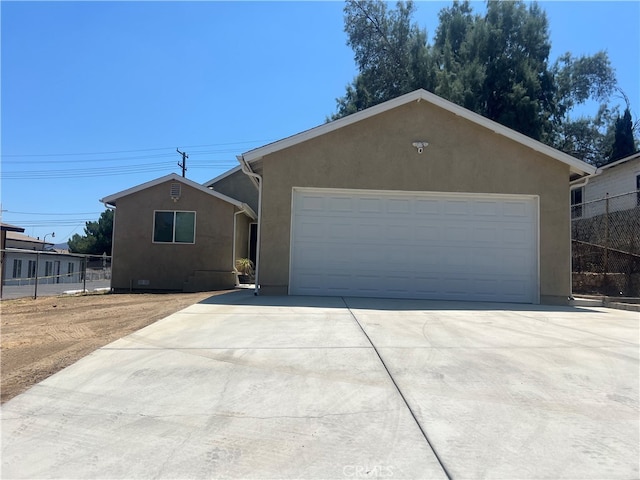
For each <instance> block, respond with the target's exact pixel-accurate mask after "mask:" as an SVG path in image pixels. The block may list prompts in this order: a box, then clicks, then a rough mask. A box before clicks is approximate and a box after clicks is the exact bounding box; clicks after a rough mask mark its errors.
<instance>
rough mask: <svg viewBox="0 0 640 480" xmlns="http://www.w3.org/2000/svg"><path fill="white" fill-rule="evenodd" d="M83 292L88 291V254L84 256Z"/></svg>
mask: <svg viewBox="0 0 640 480" xmlns="http://www.w3.org/2000/svg"><path fill="white" fill-rule="evenodd" d="M82 270H83V273H82V279H83V280H82V293H87V256H86V255H85V256H84V262H83V263H82Z"/></svg>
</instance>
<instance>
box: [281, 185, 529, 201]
mask: <svg viewBox="0 0 640 480" xmlns="http://www.w3.org/2000/svg"><path fill="white" fill-rule="evenodd" d="M291 190H292V192H293V191H294V190H295V191H297V192H298V191H299V192H312V193H313V192H317V193H337V194H346V195H348V194H350V193H353V194H358V193H366V194H374V195H383V196H388V197H391V196H394V195H412V196H414V197H432V196H440V197H446V196H451V195H458V196H460V197H462V198H465V197H487V198H497V199H504V200H508V199H510V198H511V199H522V198H529V199H533V198H539V196H538V195H530V194H519V193H485V192H441V191H430V190H429V191H427V190H375V189H368V188H322V187H292V189H291ZM292 195H293V193H292Z"/></svg>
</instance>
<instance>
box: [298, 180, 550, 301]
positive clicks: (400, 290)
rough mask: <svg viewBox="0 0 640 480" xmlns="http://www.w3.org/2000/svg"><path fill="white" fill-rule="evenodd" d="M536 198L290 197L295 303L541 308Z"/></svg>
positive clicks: (308, 192) (305, 193) (315, 192)
mask: <svg viewBox="0 0 640 480" xmlns="http://www.w3.org/2000/svg"><path fill="white" fill-rule="evenodd" d="M537 225H538V214H537V199H536V197H532V196H506V195H479V194H457V193H423V192H415V193H414V192H384V191H370V190H333V189H332V190H326V189H307V188H305V189H297V188H296V189H294V192H293V207H292V230H291V270H290V279H289V293H290V294H292V295H336V296H361V297H387V298H388V297H392V298H425V299H443V300H479V301H500V302H521V303H537V302H538V258H537V257H538V253H537V252H538V228H537Z"/></svg>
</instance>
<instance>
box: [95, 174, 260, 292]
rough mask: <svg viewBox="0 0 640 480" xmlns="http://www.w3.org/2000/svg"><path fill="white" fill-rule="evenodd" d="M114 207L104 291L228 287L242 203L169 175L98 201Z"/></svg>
mask: <svg viewBox="0 0 640 480" xmlns="http://www.w3.org/2000/svg"><path fill="white" fill-rule="evenodd" d="M101 201H102V202H103V203H104V204H105V205H107V206H110V207H115V215H114V233H113V251H112V256H113V261H112V279H111V286H112V288H113V289H114V290H115V291H133V290H164V291H207V290H215V289H225V288H233V287H234V286H235V285H236V276H235V274H234V273H233V272H234V269H235V261H236V260H237V259H239V258H243V257H246V256H247V254H248V244H249V240H248V239H249V228H250V227H249V224H250V223H251V222H252V221H255V219H256V214H255V213H254V211H253V209H252V208H251V207H250V206H249V205H247V204H246V203H243V202H240V201H238V200H235V199H233V198H231V197H228V196H226V195H224V194H222V193H219V192H217V191H215V190H212V189H210V188H207V187H205V186H203V185H200V184H198V183H196V182H193V181H191V180H188V179H185V178H182V177H180V176H178V175H176V174H171V175H167V176H164V177H162V178H158V179H156V180H152V181H150V182H147V183H144V184H142V185H138V186H136V187H133V188H130V189H128V190H125V191H123V192H119V193H116V194H113V195H110V196H108V197H105V198H103V199H102V200H101Z"/></svg>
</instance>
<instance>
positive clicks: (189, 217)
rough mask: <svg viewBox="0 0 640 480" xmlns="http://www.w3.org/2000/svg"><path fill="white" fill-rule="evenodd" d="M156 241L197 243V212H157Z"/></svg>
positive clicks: (155, 220) (154, 232) (154, 227)
mask: <svg viewBox="0 0 640 480" xmlns="http://www.w3.org/2000/svg"><path fill="white" fill-rule="evenodd" d="M154 215H155V217H154V222H153V241H154V242H155V243H195V239H196V237H195V230H196V212H155V214H154Z"/></svg>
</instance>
